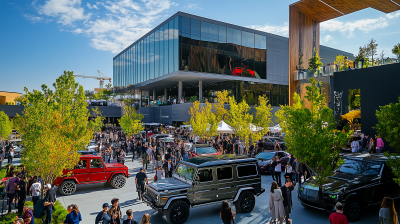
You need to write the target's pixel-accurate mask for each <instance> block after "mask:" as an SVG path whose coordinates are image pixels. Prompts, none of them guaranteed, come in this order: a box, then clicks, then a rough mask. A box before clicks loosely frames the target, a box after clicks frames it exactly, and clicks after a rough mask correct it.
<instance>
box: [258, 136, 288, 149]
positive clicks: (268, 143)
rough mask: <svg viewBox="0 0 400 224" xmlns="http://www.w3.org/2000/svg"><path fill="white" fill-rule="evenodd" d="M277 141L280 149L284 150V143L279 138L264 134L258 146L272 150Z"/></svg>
mask: <svg viewBox="0 0 400 224" xmlns="http://www.w3.org/2000/svg"><path fill="white" fill-rule="evenodd" d="M276 141H278V144H279V146H280V148H281V150H286V148H287V147H286V143H285V142H283V141H282V140H280V139H279V138H275V137H269V136H264V137H262V139H261V140H260V141H259V142H258V147H260V148H263V149H265V150H274V147H275V142H276Z"/></svg>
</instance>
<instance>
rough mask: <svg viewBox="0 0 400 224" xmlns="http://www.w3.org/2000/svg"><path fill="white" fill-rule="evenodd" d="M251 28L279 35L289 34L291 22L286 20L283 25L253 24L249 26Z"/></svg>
mask: <svg viewBox="0 0 400 224" xmlns="http://www.w3.org/2000/svg"><path fill="white" fill-rule="evenodd" d="M249 28H251V29H255V30H261V31H264V32H267V33H273V34H277V35H282V36H287V35H288V34H289V24H288V23H287V22H286V23H285V24H284V25H282V26H274V25H268V24H265V25H261V26H260V25H252V26H249Z"/></svg>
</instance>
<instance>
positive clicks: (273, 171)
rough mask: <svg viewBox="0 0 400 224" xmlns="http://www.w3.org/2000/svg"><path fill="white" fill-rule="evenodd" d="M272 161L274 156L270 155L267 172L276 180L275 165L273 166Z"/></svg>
mask: <svg viewBox="0 0 400 224" xmlns="http://www.w3.org/2000/svg"><path fill="white" fill-rule="evenodd" d="M274 161H275V157H272V159H271V164H270V165H269V170H268V172H269V174H271V177H272V181H276V180H275V166H274Z"/></svg>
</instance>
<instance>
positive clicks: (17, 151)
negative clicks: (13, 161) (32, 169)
mask: <svg viewBox="0 0 400 224" xmlns="http://www.w3.org/2000/svg"><path fill="white" fill-rule="evenodd" d="M22 152H23V149H21V148H20V147H19V146H14V158H21V157H22Z"/></svg>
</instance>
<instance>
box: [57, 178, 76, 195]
mask: <svg viewBox="0 0 400 224" xmlns="http://www.w3.org/2000/svg"><path fill="white" fill-rule="evenodd" d="M58 191H59V192H60V194H62V195H71V194H73V193H75V191H76V183H75V181H73V180H65V181H63V182H62V183H61V185H60V187H59V188H58Z"/></svg>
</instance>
